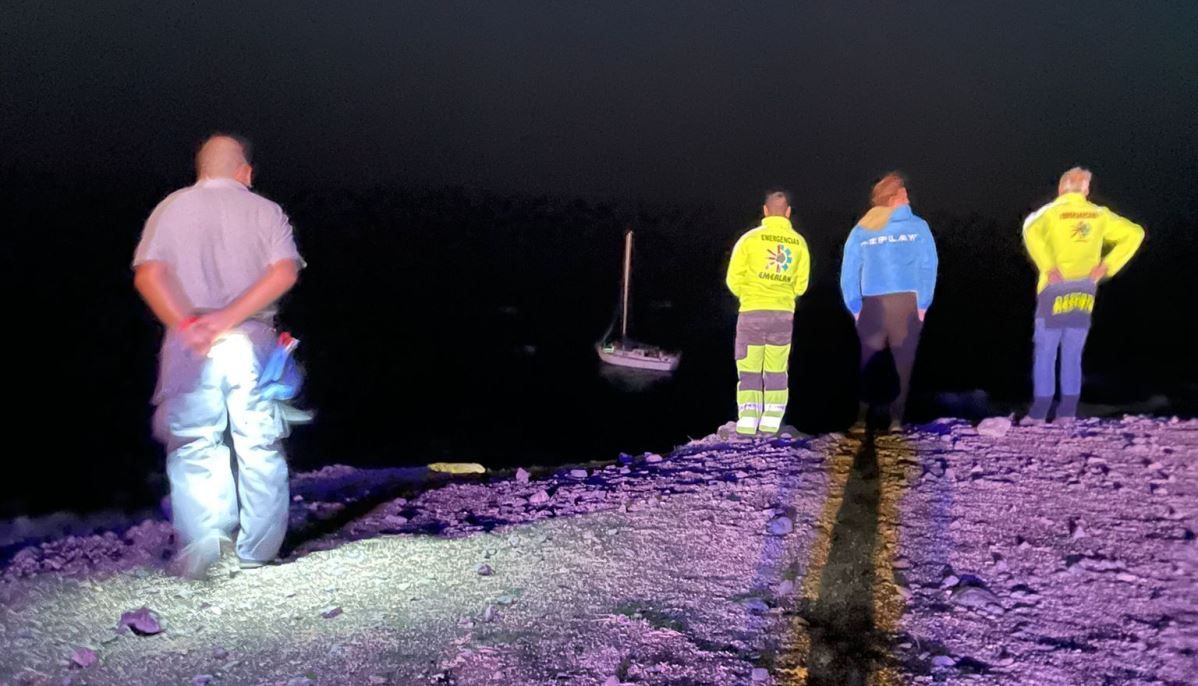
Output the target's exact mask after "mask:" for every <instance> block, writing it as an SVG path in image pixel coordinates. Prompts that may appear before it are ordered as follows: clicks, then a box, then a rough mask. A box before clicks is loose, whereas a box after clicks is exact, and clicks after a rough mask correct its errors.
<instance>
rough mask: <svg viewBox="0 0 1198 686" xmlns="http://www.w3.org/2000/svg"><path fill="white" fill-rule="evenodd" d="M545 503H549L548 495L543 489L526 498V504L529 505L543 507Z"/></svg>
mask: <svg viewBox="0 0 1198 686" xmlns="http://www.w3.org/2000/svg"><path fill="white" fill-rule="evenodd" d="M547 502H549V494H548V493H546V492H545V489H543V488H542V489H541V490H539V491H537V492H536V493H533V494H532V495H531V496H529V498H528V504H530V505H544V504H545V503H547Z"/></svg>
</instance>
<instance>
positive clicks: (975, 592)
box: [950, 586, 1002, 610]
mask: <svg viewBox="0 0 1198 686" xmlns="http://www.w3.org/2000/svg"><path fill="white" fill-rule="evenodd" d="M950 599H951V600H952V602H953V603H954V604H955V605H960V606H962V607H968V608H972V609H975V610H980V609H983V608H988V607H990V606H994V607H997V608H1001V607H1002V603H1001V602H999V600H998V596H996V595H994V594H993V593H991V592H990V591H989V590H988V589H986V588H983V587H981V586H961V587H959V588H957V589H956V590H955V591H953V593H952V595H951V596H950Z"/></svg>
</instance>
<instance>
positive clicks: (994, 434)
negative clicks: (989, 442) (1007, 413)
mask: <svg viewBox="0 0 1198 686" xmlns="http://www.w3.org/2000/svg"><path fill="white" fill-rule="evenodd" d="M1010 430H1011V420H1010V418H1009V417H988V418H986V419H983V420H982V422H981V423H980V424H978V435H979V436H989V437H990V438H1002V437H1003V436H1006V435H1007V432H1008V431H1010Z"/></svg>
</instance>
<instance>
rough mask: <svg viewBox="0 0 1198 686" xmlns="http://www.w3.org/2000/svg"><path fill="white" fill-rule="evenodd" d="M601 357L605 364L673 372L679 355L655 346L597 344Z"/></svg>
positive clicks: (596, 347) (597, 350)
mask: <svg viewBox="0 0 1198 686" xmlns="http://www.w3.org/2000/svg"><path fill="white" fill-rule="evenodd" d="M595 351H596V352H597V353H598V354H599V359H600V360H602V361H603V363H604V364H610V365H612V366H614V367H628V368H630V369H647V370H651V371H655V372H672V371H674V370H675V369H676V368H677V367H678V359H679V357H680V356H679V355H677V354H675V353H668V352H665V351H663V350H660V349H658V348H654V347H642V346H637V347H633V348H610V347H607V346H603V345H597V346H595Z"/></svg>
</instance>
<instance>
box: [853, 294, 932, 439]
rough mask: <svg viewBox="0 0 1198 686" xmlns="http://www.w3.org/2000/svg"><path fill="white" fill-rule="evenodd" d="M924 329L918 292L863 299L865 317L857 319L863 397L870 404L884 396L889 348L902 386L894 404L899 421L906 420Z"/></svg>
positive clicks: (891, 410)
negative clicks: (883, 375)
mask: <svg viewBox="0 0 1198 686" xmlns="http://www.w3.org/2000/svg"><path fill="white" fill-rule="evenodd" d="M922 329H923V322H921V321H920V320H919V309H918V307H917V306H916V302H915V294H914V293H888V294H886V295H867V296H865V297H864V298H863V299H862V302H861V316H859V317H858V318H857V337H858V338H859V339H861V400H862V402H863V403H869V402H878V401H879V400H880V399H881V398H880V396H881V395H882V393H881V391H880V390H879V385H880V382H879V379H880V378H881V374H879V372H880V371H882V370H880V369H879V367H880V366H881V362H882V361H883V360H884V359H885V357H886V356H885V355H883V354H882V353H883V351H885V350H886V349H889V350H890V355H891V357H893V358H894V371H895V372H896V374H897V375H898V385H899V391H898V396H897V397H896V398H895V399H894V401H893V402H891V403H890V416H891V418H892V419H895V420H898V421H902V419H903V413H904V412H905V411H906V409H907V394H908V393H909V392H910V390H911V368H912V367H914V366H915V351H916V349H917V348H918V347H919V333H920V331H921V330H922Z"/></svg>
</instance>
